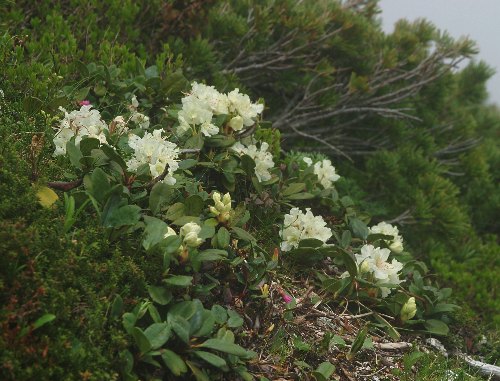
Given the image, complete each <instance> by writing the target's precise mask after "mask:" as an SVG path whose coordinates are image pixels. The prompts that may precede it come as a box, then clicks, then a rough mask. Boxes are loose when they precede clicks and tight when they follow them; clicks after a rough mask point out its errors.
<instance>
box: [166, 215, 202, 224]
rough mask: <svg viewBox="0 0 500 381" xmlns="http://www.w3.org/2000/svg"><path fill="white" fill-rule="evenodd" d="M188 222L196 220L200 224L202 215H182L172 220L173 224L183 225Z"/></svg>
mask: <svg viewBox="0 0 500 381" xmlns="http://www.w3.org/2000/svg"><path fill="white" fill-rule="evenodd" d="M188 222H196V223H197V224H198V225H199V224H200V217H195V216H182V217H180V218H178V219H176V220H174V221H173V222H172V224H173V225H176V226H183V225H186V224H187V223H188Z"/></svg>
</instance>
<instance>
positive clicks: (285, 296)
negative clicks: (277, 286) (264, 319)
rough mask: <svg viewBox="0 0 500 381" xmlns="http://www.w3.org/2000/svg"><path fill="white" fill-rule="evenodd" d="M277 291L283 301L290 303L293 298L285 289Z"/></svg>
mask: <svg viewBox="0 0 500 381" xmlns="http://www.w3.org/2000/svg"><path fill="white" fill-rule="evenodd" d="M279 293H280V295H281V297H282V298H283V301H284V302H285V303H290V302H291V301H292V300H293V298H292V297H291V296H290V295H288V294H287V293H286V292H285V291H283V290H279Z"/></svg>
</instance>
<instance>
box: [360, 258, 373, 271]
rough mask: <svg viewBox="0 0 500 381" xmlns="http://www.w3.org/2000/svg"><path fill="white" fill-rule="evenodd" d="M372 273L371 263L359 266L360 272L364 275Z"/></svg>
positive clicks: (365, 262)
mask: <svg viewBox="0 0 500 381" xmlns="http://www.w3.org/2000/svg"><path fill="white" fill-rule="evenodd" d="M370 271H371V266H370V262H369V261H366V260H365V261H363V262H361V266H359V272H360V273H361V274H363V273H368V272H370Z"/></svg>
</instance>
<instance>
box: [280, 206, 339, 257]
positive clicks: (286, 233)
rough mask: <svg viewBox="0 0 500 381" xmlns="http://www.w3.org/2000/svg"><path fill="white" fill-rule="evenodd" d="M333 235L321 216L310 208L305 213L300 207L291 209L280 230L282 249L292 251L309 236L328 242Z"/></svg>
mask: <svg viewBox="0 0 500 381" xmlns="http://www.w3.org/2000/svg"><path fill="white" fill-rule="evenodd" d="M331 236H332V231H331V230H330V228H328V227H327V226H326V222H325V221H324V220H323V217H321V216H314V215H313V214H312V212H311V209H310V208H306V212H305V213H303V212H302V211H301V210H300V209H299V208H292V209H290V213H289V214H285V221H284V223H283V230H282V231H281V232H280V237H281V239H282V240H283V242H281V250H282V251H290V250H292V249H293V248H296V247H298V246H299V242H300V241H301V240H303V239H307V238H315V239H319V240H320V241H323V242H326V241H328V240H329V239H330V237H331Z"/></svg>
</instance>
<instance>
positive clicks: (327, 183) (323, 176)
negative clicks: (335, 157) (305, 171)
mask: <svg viewBox="0 0 500 381" xmlns="http://www.w3.org/2000/svg"><path fill="white" fill-rule="evenodd" d="M303 160H304V162H305V163H306V164H307V165H308V166H309V167H310V166H311V165H312V159H311V158H309V157H305V158H304V159H303ZM314 174H315V175H316V176H318V181H319V182H320V184H321V185H323V188H325V189H328V188H331V187H332V185H333V183H334V182H335V181H337V180H338V179H340V176H339V175H337V173H336V172H335V167H334V166H333V165H332V162H331V161H330V160H326V159H325V160H322V161H318V162H316V163H314Z"/></svg>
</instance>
